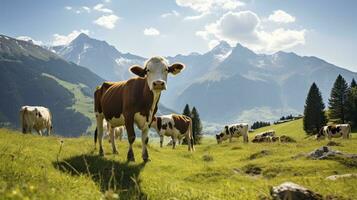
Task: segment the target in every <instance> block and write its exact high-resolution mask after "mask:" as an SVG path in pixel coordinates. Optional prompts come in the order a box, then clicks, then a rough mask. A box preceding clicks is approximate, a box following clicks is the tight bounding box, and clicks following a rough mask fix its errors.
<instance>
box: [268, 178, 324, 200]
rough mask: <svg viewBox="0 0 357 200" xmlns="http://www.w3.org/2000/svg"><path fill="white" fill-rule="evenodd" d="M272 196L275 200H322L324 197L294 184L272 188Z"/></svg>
mask: <svg viewBox="0 0 357 200" xmlns="http://www.w3.org/2000/svg"><path fill="white" fill-rule="evenodd" d="M270 195H271V196H272V198H273V199H274V200H301V199H305V200H322V195H320V194H318V193H315V192H313V191H311V190H309V189H306V188H304V187H302V186H300V185H297V184H295V183H292V182H285V183H283V184H281V185H279V186H275V187H272V188H271V190H270Z"/></svg>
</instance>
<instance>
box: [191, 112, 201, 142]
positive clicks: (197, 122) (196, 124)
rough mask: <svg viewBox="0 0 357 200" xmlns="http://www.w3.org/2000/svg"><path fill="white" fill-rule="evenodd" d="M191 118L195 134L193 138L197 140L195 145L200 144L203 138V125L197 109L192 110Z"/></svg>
mask: <svg viewBox="0 0 357 200" xmlns="http://www.w3.org/2000/svg"><path fill="white" fill-rule="evenodd" d="M191 118H192V133H193V138H194V140H195V141H194V143H195V144H200V141H201V138H202V123H201V119H200V115H199V114H198V111H197V109H196V108H195V107H193V108H192V112H191Z"/></svg>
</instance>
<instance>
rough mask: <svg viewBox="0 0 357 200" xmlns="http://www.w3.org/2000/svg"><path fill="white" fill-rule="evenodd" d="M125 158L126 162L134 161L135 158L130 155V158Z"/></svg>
mask: <svg viewBox="0 0 357 200" xmlns="http://www.w3.org/2000/svg"><path fill="white" fill-rule="evenodd" d="M127 160H128V162H135V158H134V157H130V158H129V157H128V158H127Z"/></svg>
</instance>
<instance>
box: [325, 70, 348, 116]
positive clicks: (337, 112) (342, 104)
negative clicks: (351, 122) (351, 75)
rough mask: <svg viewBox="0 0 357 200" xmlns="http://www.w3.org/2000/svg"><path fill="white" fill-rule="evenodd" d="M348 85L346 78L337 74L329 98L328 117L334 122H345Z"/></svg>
mask: <svg viewBox="0 0 357 200" xmlns="http://www.w3.org/2000/svg"><path fill="white" fill-rule="evenodd" d="M347 96H348V85H347V82H346V80H345V79H344V78H343V77H342V76H341V75H338V77H337V79H336V81H335V83H334V84H333V88H332V90H331V95H330V99H329V118H330V121H333V122H335V123H345V122H346V113H347V109H348V106H347Z"/></svg>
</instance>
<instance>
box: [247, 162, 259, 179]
mask: <svg viewBox="0 0 357 200" xmlns="http://www.w3.org/2000/svg"><path fill="white" fill-rule="evenodd" d="M243 171H244V173H246V174H248V175H251V176H256V175H260V174H261V173H262V168H260V167H259V166H257V165H254V164H248V165H246V166H244V167H243Z"/></svg>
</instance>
